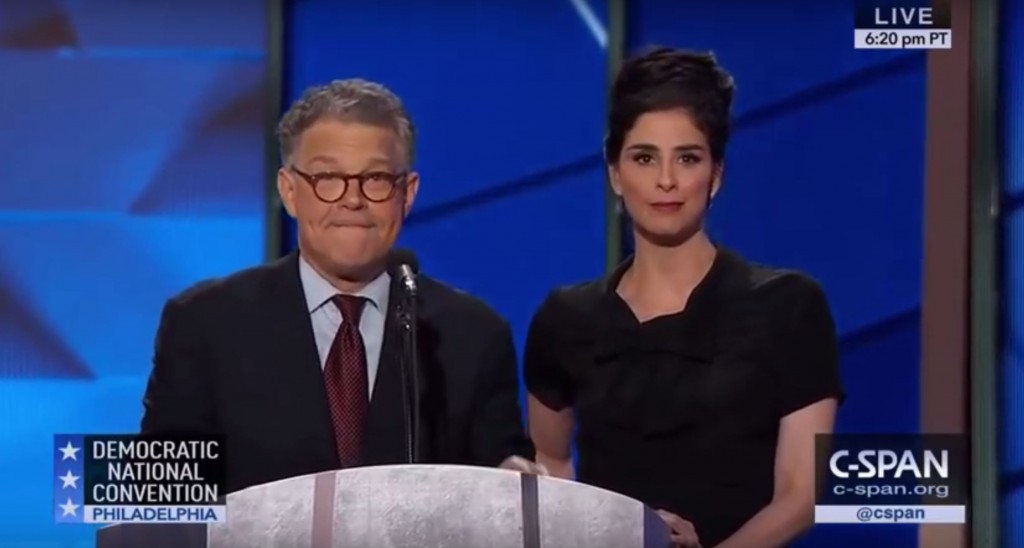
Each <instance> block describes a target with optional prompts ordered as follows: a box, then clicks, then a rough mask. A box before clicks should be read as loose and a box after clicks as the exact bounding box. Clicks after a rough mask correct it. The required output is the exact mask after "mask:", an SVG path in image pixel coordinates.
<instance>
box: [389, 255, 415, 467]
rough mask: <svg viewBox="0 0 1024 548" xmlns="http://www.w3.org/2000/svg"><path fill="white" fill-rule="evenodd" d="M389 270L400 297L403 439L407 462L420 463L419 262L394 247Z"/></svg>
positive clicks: (412, 256)
mask: <svg viewBox="0 0 1024 548" xmlns="http://www.w3.org/2000/svg"><path fill="white" fill-rule="evenodd" d="M388 271H389V272H391V275H392V276H394V277H395V278H397V281H398V287H399V288H400V290H401V291H400V293H401V297H402V298H401V299H400V301H399V303H398V307H397V311H398V323H399V326H400V328H401V331H402V354H401V356H402V367H401V370H402V407H403V408H404V411H405V434H406V438H405V442H406V452H407V455H406V456H407V459H408V461H409V464H416V463H418V462H421V460H422V454H421V449H420V446H421V442H420V434H421V429H420V368H419V363H418V362H419V360H418V359H417V357H418V352H419V350H418V348H417V343H416V300H417V296H418V294H419V286H418V284H417V281H416V275H417V274H418V273H419V261H418V260H417V259H416V255H415V254H414V253H413V252H412V251H409V250H407V249H397V250H394V251H392V252H391V254H390V256H389V257H388Z"/></svg>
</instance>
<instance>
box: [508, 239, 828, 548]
mask: <svg viewBox="0 0 1024 548" xmlns="http://www.w3.org/2000/svg"><path fill="white" fill-rule="evenodd" d="M629 265H630V261H626V263H624V264H622V265H621V266H620V267H619V268H618V269H617V270H616V271H615V272H614V273H612V274H611V275H610V276H608V277H607V278H605V279H602V280H598V281H592V282H588V283H583V284H578V285H573V286H569V287H563V288H559V289H557V290H555V291H553V292H552V293H551V294H550V295H549V296H548V297H547V299H546V300H545V302H544V304H543V305H542V306H541V308H540V310H538V311H537V313H536V315H535V316H534V318H533V321H532V323H531V325H530V331H529V335H528V338H527V343H526V350H525V353H524V376H525V382H526V386H527V388H528V390H529V391H530V393H531V394H532V395H533V396H534V397H536V398H537V399H538V400H540V401H541V402H542V403H544V404H545V405H546V406H548V407H550V408H553V409H556V410H557V409H564V408H567V407H571V408H572V409H573V412H574V414H575V417H576V426H577V434H576V444H577V454H578V462H577V479H578V480H579V481H581V482H585V483H589V484H592V485H596V486H599V487H603V488H606V489H610V490H612V491H616V492H619V493H622V494H624V495H627V496H630V497H633V498H635V499H638V500H640V501H643V502H645V503H647V504H648V505H650V506H652V507H653V508H658V509H665V510H668V511H670V512H673V513H676V514H678V515H680V516H682V517H683V518H685V519H688V520H690V521H691V522H693V523H694V526H695V527H696V530H697V534H698V536H699V537H700V539H701V544H702V545H704V546H714V545H715V544H717V543H719V542H721V541H722V540H725V538H727V537H728V536H729V535H731V534H732V533H734V532H735V531H736V530H737V529H739V528H740V527H741V526H742V525H743V524H744V523H745V522H746V521H747V520H749V519H750V518H751V517H752V516H753V515H754V514H756V513H757V512H758V511H760V509H761V508H763V507H764V506H766V505H767V504H768V503H769V502H770V500H771V498H772V489H773V483H774V481H773V473H774V464H775V449H776V442H777V439H778V431H779V420H780V419H781V418H783V417H784V416H786V415H787V414H789V413H792V412H793V411H796V410H798V409H801V408H803V407H805V406H807V405H809V404H812V403H814V402H817V401H820V400H822V399H825V398H837V399H839V400H842V397H843V393H842V387H841V383H840V378H839V367H838V351H837V344H836V332H835V325H834V322H833V320H832V315H831V313H830V311H829V307H828V303H827V302H826V299H825V295H824V293H823V292H822V290H821V288H820V287H819V285H818V284H817V283H816V282H815V281H813V280H812V279H810V278H808V277H807V276H804V275H802V274H800V273H798V272H794V271H784V270H778V269H773V268H769V267H765V266H760V265H754V264H751V263H749V262H747V261H745V260H744V259H742V258H741V257H740V256H738V255H737V254H735V253H732V252H730V251H728V250H726V249H723V248H719V250H718V252H717V254H716V257H715V260H714V263H713V264H712V266H711V268H710V270H709V271H708V273H707V275H706V276H705V277H704V279H703V280H702V281H701V282H700V283H699V284H698V285H697V287H696V288H695V289H694V290H693V292H692V294H691V296H690V298H689V301H688V303H687V305H686V308H685V309H684V310H683V311H681V312H679V313H675V314H671V315H666V316H660V317H657V318H654V319H651V320H649V321H646V322H643V323H640V322H638V321H637V319H636V316H634V315H633V313H632V311H631V310H630V308H629V307H628V305H627V304H626V303H625V302H624V301H623V300H622V299H621V297H619V296H618V294H617V293H616V287H617V286H618V283H619V280H620V279H621V278H622V274H623V273H624V272H625V271H626V269H627V268H628V267H629Z"/></svg>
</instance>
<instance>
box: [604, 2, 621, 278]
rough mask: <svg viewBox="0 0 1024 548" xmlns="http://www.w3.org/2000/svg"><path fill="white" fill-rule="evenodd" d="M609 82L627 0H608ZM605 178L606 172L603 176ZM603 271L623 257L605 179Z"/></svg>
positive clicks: (614, 205)
mask: <svg viewBox="0 0 1024 548" xmlns="http://www.w3.org/2000/svg"><path fill="white" fill-rule="evenodd" d="M607 51H608V84H609V88H610V87H611V82H612V80H613V79H614V78H615V74H616V73H617V72H618V70H619V65H620V64H622V57H623V55H624V54H625V51H626V0H609V2H608V48H607ZM606 178H607V176H606ZM604 196H605V198H604V203H605V206H604V210H605V242H606V246H607V247H606V250H605V271H607V272H611V271H612V270H614V269H615V267H616V266H618V264H619V262H620V261H622V213H621V212H620V211H619V200H618V197H617V196H615V193H614V192H612V187H611V185H610V184H608V181H607V180H606V181H605V185H604Z"/></svg>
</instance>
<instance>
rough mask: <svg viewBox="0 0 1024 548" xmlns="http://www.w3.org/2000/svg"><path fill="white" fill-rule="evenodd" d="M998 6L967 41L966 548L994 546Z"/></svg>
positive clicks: (986, 6)
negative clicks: (968, 425)
mask: <svg viewBox="0 0 1024 548" xmlns="http://www.w3.org/2000/svg"><path fill="white" fill-rule="evenodd" d="M998 22H999V6H998V2H997V0H973V2H972V4H971V43H970V44H966V43H963V42H959V43H958V42H956V36H953V43H954V44H955V45H954V46H953V47H960V48H964V47H970V48H971V80H972V86H971V97H972V104H971V118H972V123H971V125H972V126H973V127H972V128H971V129H972V130H973V131H972V134H973V138H972V140H971V173H970V189H971V221H970V223H971V224H970V242H971V243H970V246H971V250H970V255H971V266H970V272H971V288H970V299H971V300H970V310H971V320H970V360H971V361H970V379H971V388H970V390H971V392H970V395H971V461H972V466H971V483H970V485H971V504H970V506H969V507H968V512H969V518H968V519H969V521H970V524H971V541H972V542H971V545H972V546H978V547H988V546H993V547H994V546H999V545H1000V542H999V536H1000V535H999V533H1000V530H999V515H1000V513H999V455H998V444H997V442H996V435H997V420H998V411H999V406H998V403H997V402H998V401H999V393H998V390H997V386H998V385H997V375H998V371H997V363H998V346H997V345H998V338H997V337H998V329H999V316H998V310H999V306H998V301H997V295H998V293H997V291H998V289H997V285H996V284H997V283H998V280H999V276H998V274H997V265H998V262H997V258H996V253H997V237H998V236H997V235H998V222H999V191H1000V188H1001V186H1000V184H999V183H1000V180H999V176H1000V170H999V142H1000V139H999V135H998V132H999V113H998V110H997V109H998V104H999V103H998V102H999V86H998V73H999V53H998V48H999V36H998V33H997V29H998V28H999V25H998Z"/></svg>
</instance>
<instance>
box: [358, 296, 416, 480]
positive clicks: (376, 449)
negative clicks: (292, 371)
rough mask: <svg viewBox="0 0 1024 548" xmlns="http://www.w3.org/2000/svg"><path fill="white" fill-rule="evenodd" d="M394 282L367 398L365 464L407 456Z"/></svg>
mask: <svg viewBox="0 0 1024 548" xmlns="http://www.w3.org/2000/svg"><path fill="white" fill-rule="evenodd" d="M401 298H402V296H401V293H400V290H399V288H398V282H397V281H396V279H395V278H393V279H392V283H391V288H390V297H389V298H388V310H387V317H386V319H385V322H384V340H383V341H382V342H381V352H380V364H379V365H378V366H377V380H376V382H375V384H374V388H373V397H372V398H371V399H370V410H369V414H368V416H367V425H366V430H367V431H366V444H367V445H366V452H365V455H364V457H365V461H366V464H394V463H403V462H406V459H407V450H406V422H405V407H404V405H403V394H402V333H401V327H400V325H399V323H398V320H397V319H396V316H397V314H396V310H397V307H398V305H399V303H400V302H401Z"/></svg>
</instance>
